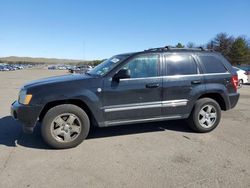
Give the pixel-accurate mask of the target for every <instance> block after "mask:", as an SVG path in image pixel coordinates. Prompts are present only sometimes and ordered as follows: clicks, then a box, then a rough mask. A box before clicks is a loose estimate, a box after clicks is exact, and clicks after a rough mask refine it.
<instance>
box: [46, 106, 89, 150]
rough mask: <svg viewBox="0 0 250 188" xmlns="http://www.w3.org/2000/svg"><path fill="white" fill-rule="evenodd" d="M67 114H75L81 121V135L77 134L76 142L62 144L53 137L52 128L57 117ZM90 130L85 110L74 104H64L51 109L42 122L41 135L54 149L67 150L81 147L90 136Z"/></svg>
mask: <svg viewBox="0 0 250 188" xmlns="http://www.w3.org/2000/svg"><path fill="white" fill-rule="evenodd" d="M65 113H70V114H73V115H74V116H75V117H77V118H78V119H79V121H80V123H79V127H80V132H79V134H77V137H76V138H75V139H74V140H72V141H69V142H60V141H58V140H57V139H56V138H55V137H54V136H53V133H52V131H51V126H52V122H53V121H54V120H55V118H56V117H58V116H60V115H61V114H65ZM89 129H90V121H89V117H88V115H87V114H86V113H85V111H84V110H83V109H81V108H80V107H78V106H75V105H72V104H63V105H58V106H55V107H53V108H51V109H50V110H49V111H48V112H47V113H46V115H45V117H44V118H43V121H42V126H41V133H42V137H43V139H44V141H45V142H46V143H47V144H48V145H49V146H51V147H52V148H56V149H66V148H72V147H75V146H77V145H79V144H80V143H81V142H82V141H83V140H84V139H85V138H86V137H87V136H88V133H89Z"/></svg>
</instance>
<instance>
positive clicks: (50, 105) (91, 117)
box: [39, 99, 97, 126]
mask: <svg viewBox="0 0 250 188" xmlns="http://www.w3.org/2000/svg"><path fill="white" fill-rule="evenodd" d="M62 104H73V105H76V106H78V107H80V108H81V109H83V110H84V111H85V112H86V113H87V115H88V117H89V120H90V122H91V126H97V121H96V118H95V117H94V114H93V113H92V111H91V110H90V108H89V107H88V105H87V104H86V103H85V102H84V101H82V100H80V99H65V100H56V101H51V102H48V103H47V104H46V105H45V106H44V107H43V109H42V111H41V112H40V115H39V121H40V122H42V120H43V118H44V116H45V115H46V113H47V112H48V111H49V110H50V109H51V108H53V107H55V106H58V105H62Z"/></svg>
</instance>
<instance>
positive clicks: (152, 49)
mask: <svg viewBox="0 0 250 188" xmlns="http://www.w3.org/2000/svg"><path fill="white" fill-rule="evenodd" d="M170 50H195V51H211V52H212V51H214V50H213V49H205V48H204V47H202V46H200V47H195V48H177V47H173V46H165V47H160V48H150V49H148V50H144V51H151V52H155V51H170Z"/></svg>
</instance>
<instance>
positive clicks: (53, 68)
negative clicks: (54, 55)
mask: <svg viewBox="0 0 250 188" xmlns="http://www.w3.org/2000/svg"><path fill="white" fill-rule="evenodd" d="M48 70H56V66H55V65H53V66H49V67H48Z"/></svg>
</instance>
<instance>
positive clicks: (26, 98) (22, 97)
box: [18, 89, 32, 105]
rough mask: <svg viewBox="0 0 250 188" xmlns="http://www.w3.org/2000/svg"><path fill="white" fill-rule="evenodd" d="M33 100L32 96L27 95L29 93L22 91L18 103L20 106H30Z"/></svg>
mask: <svg viewBox="0 0 250 188" xmlns="http://www.w3.org/2000/svg"><path fill="white" fill-rule="evenodd" d="M31 99H32V95H31V94H27V91H26V90H24V89H22V90H21V91H20V93H19V98H18V101H19V103H20V104H24V105H28V104H29V103H30V101H31Z"/></svg>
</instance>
